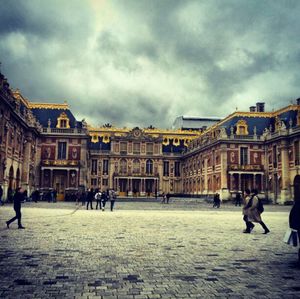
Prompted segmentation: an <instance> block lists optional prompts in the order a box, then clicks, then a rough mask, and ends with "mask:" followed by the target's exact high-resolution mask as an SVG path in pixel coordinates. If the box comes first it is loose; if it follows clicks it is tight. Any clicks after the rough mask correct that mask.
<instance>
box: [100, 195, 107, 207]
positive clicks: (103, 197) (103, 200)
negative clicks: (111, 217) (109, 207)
mask: <svg viewBox="0 0 300 299" xmlns="http://www.w3.org/2000/svg"><path fill="white" fill-rule="evenodd" d="M106 201H107V192H105V191H103V192H102V194H101V202H102V211H103V212H104V210H105V205H106Z"/></svg>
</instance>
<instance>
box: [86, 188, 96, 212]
mask: <svg viewBox="0 0 300 299" xmlns="http://www.w3.org/2000/svg"><path fill="white" fill-rule="evenodd" d="M93 198H94V190H93V189H89V191H88V193H87V196H86V201H87V203H86V209H87V210H88V209H89V205H91V210H93Z"/></svg>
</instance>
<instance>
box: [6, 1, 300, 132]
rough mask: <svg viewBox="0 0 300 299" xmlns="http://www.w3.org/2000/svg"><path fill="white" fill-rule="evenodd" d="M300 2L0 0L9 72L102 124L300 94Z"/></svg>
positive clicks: (273, 104)
mask: <svg viewBox="0 0 300 299" xmlns="http://www.w3.org/2000/svg"><path fill="white" fill-rule="evenodd" d="M299 37H300V1H298V0H295V1H290V0H284V1H283V0H282V1H279V0H270V1H263V0H257V1H256V0H252V1H248V0H245V1H242V0H235V1H234V0H205V1H201V0H196V1H188V0H187V1H179V0H178V1H177V0H152V1H150V0H149V1H148V0H147V1H146V0H145V1H144V0H132V1H131V0H122V1H119V0H116V1H114V0H111V1H106V0H47V1H45V0H27V1H24V0H18V1H17V0H9V1H7V0H0V61H1V63H2V65H1V71H2V73H4V75H5V76H6V77H7V78H8V80H9V82H10V85H11V87H12V88H19V89H20V91H21V93H22V94H23V95H24V96H25V97H26V98H28V99H29V100H31V101H39V102H41V101H42V102H57V103H60V102H63V101H64V100H67V102H68V103H69V105H70V106H71V109H72V111H73V113H74V114H75V116H76V117H77V118H78V119H79V120H81V119H82V118H85V119H86V120H87V121H88V123H90V124H92V125H94V126H98V125H103V124H104V123H108V122H109V123H112V124H113V125H115V126H118V127H124V126H130V127H132V126H139V127H147V126H149V125H154V126H155V127H163V128H168V127H171V125H172V123H173V121H174V119H175V118H176V117H177V116H179V115H189V116H220V117H221V116H226V115H228V114H229V113H231V112H233V111H234V110H235V109H236V107H237V108H238V110H248V107H249V106H251V105H253V104H255V103H256V102H257V101H265V102H266V109H267V110H270V111H271V110H272V109H276V108H279V107H282V106H284V105H287V104H289V103H290V102H291V101H295V99H296V98H298V97H300V91H299V87H300V84H299V83H300V71H299V70H300V38H299Z"/></svg>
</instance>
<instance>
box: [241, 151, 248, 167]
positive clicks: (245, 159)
mask: <svg viewBox="0 0 300 299" xmlns="http://www.w3.org/2000/svg"><path fill="white" fill-rule="evenodd" d="M240 164H241V165H247V164H248V147H241V148H240Z"/></svg>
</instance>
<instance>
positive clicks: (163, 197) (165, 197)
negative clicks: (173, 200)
mask: <svg viewBox="0 0 300 299" xmlns="http://www.w3.org/2000/svg"><path fill="white" fill-rule="evenodd" d="M161 197H162V200H161V203H166V200H167V196H166V194H165V192H163V193H162V195H161Z"/></svg>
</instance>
